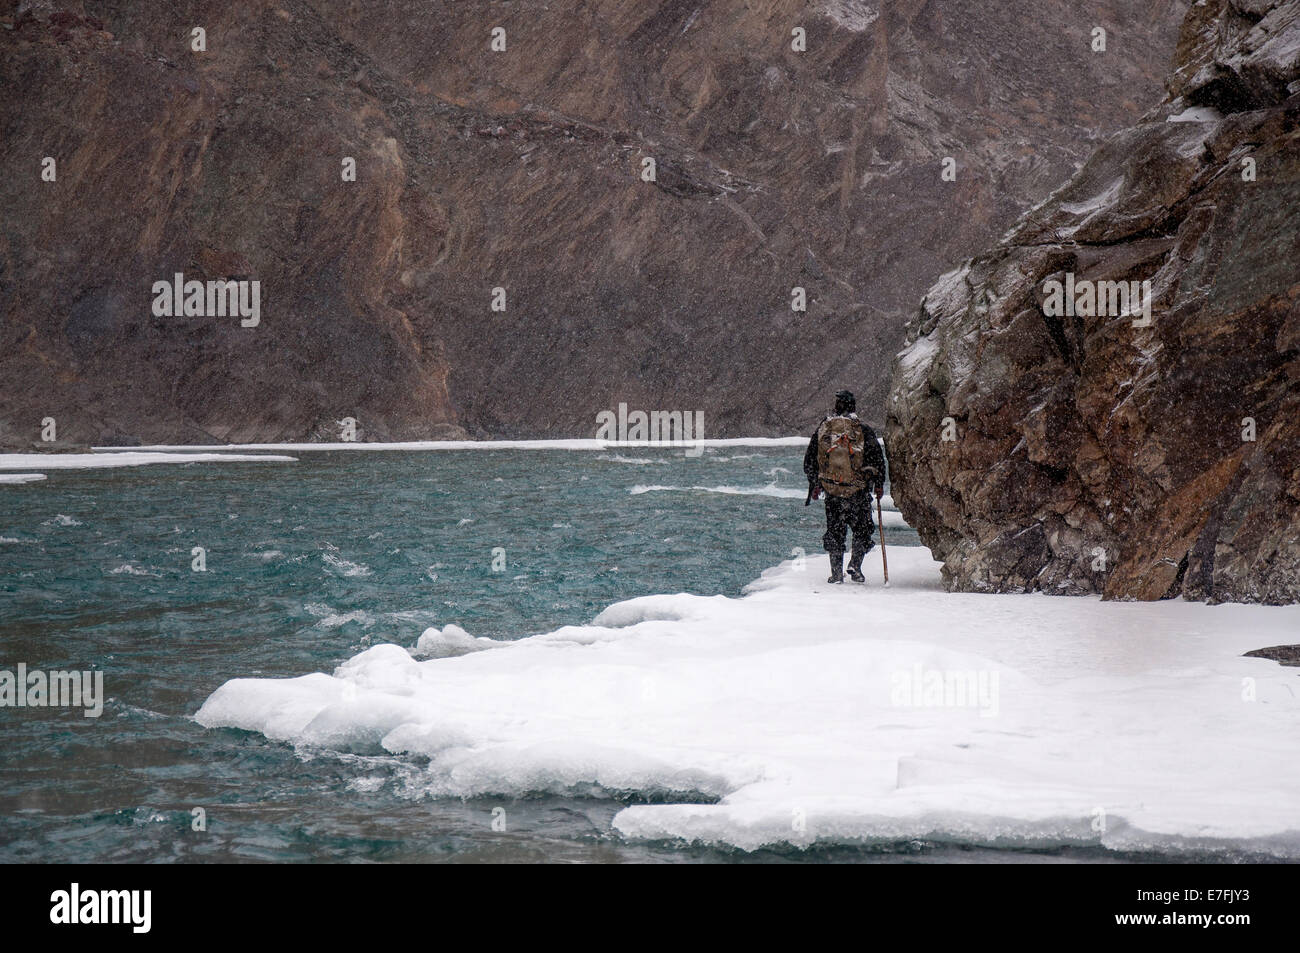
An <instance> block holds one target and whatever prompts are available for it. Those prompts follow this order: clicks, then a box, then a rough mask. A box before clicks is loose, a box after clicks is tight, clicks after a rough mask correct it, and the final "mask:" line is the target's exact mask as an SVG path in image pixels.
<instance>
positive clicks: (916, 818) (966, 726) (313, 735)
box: [195, 548, 1300, 858]
mask: <svg viewBox="0 0 1300 953" xmlns="http://www.w3.org/2000/svg"><path fill="white" fill-rule="evenodd" d="M890 557H891V558H890V569H891V576H892V578H893V586H892V587H891V588H889V589H883V588H880V587H879V586H878V585H867V586H860V585H859V586H847V585H846V586H830V585H828V584H826V583H825V582H823V580H824V578H825V576H824V572H823V571H822V570H821V569H820V568H816V571H814V567H815V566H816V564H815V562H814V561H813V560H812V559H811V558H810V559H809V560H808V561H807V565H806V567H805V568H804V569H803V571H799V568H798V566H799V564H798V563H794V562H787V563H784V564H782V565H781V566H779V567H777V568H774V569H770V570H768V571H766V572H764V573H763V576H762V577H761V578H760V579H759V580H756V581H755V582H754V583H752V584H751V585H750V586H748V587H747V594H746V595H745V596H744V597H743V598H739V599H730V598H726V597H722V596H715V597H700V596H691V595H686V594H677V595H659V596H649V597H644V598H641V599H632V600H628V601H626V602H621V603H618V604H616V605H613V606H610V607H609V608H607V609H606V610H605V611H604V612H602V613H600V615H599V616H597V617H596V619H595V620H594V621H593V624H591V625H588V626H566V627H564V628H563V629H560V630H557V631H555V632H552V633H547V634H545V635H537V636H532V637H528V638H521V639H518V640H516V641H512V642H507V643H504V644H499V645H497V646H496V647H494V649H493V650H492V651H470V652H468V653H465V654H461V655H459V656H458V657H445V656H444V657H440V658H434V659H432V660H428V661H419V660H417V659H416V658H413V657H412V654H413V653H412V652H408V651H407V650H406V649H403V648H400V647H399V646H396V645H378V646H375V647H373V648H371V649H368V650H367V651H365V652H362V653H361V654H359V655H357V656H356V657H355V658H353V659H351V660H349V661H348V662H346V663H345V664H343V665H341V666H340V667H339V668H338V669H337V670H335V672H334V674H333V675H326V674H322V673H317V674H312V675H305V676H302V677H300V678H291V679H235V680H233V681H229V682H227V683H226V684H224V685H222V686H221V687H220V688H219V689H217V691H215V692H214V693H213V694H212V695H211V696H210V697H209V698H208V699H207V701H206V702H204V704H203V706H202V707H201V708H200V709H199V711H198V713H197V714H196V716H195V717H196V719H197V721H198V722H199V723H200V724H203V725H206V726H209V727H219V726H220V727H233V728H243V729H246V730H250V731H258V732H261V733H262V734H264V735H266V736H267V737H268V738H273V739H279V740H283V741H286V742H292V743H294V744H297V745H306V746H325V747H329V748H332V749H335V750H340V751H353V752H359V753H369V754H382V753H384V752H388V753H390V754H399V755H416V756H419V757H420V758H427V759H428V766H427V768H423V769H422V771H421V773H420V774H419V775H418V777H419V787H420V788H421V789H422V790H423V791H425V792H427V793H429V794H432V795H438V796H450V797H468V796H475V795H481V794H499V795H506V796H511V795H522V794H526V793H529V792H573V791H579V792H583V793H586V794H592V795H595V796H601V795H602V794H609V793H611V792H642V793H651V792H656V793H660V794H663V793H665V792H666V793H667V794H668V795H669V796H670V797H671V798H672V799H673V800H675V801H677V802H682V801H693V802H698V801H700V800H701V799H705V800H710V801H712V802H713V803H658V804H636V805H633V806H629V807H626V808H624V809H623V810H622V811H620V812H619V813H618V814H617V815H616V817H615V819H614V828H615V829H616V830H617V831H619V832H620V833H621V834H622V835H623V836H625V837H629V838H653V839H669V840H679V841H707V842H714V843H723V844H731V845H735V846H737V847H740V848H743V849H746V850H750V849H754V848H756V847H760V846H763V845H767V844H778V843H792V844H800V845H806V844H811V843H815V842H822V843H826V842H855V841H856V842H872V841H881V840H884V841H896V840H898V839H900V838H911V837H921V838H926V839H929V840H939V841H943V840H948V841H954V842H962V843H980V844H990V845H1001V846H1011V845H1015V846H1044V845H1057V844H1101V845H1104V846H1107V847H1110V848H1114V849H1144V848H1151V847H1155V848H1159V849H1168V850H1179V849H1183V848H1187V847H1196V848H1198V849H1200V848H1204V847H1206V846H1207V845H1208V846H1210V847H1225V846H1233V845H1236V846H1243V845H1244V846H1246V847H1248V848H1249V849H1252V850H1261V851H1269V852H1272V853H1274V854H1276V855H1277V856H1280V857H1288V858H1297V857H1300V824H1298V823H1297V821H1296V818H1297V816H1300V758H1296V757H1295V754H1296V744H1297V743H1296V740H1295V739H1296V738H1297V736H1300V699H1298V698H1297V695H1298V694H1300V693H1297V691H1296V689H1295V682H1296V678H1295V673H1294V671H1293V670H1290V669H1286V668H1283V667H1280V666H1278V665H1276V664H1275V663H1273V662H1270V661H1267V660H1263V659H1255V658H1242V657H1241V653H1242V652H1244V651H1246V650H1248V649H1252V648H1258V647H1259V646H1261V645H1270V644H1279V643H1282V642H1288V641H1294V632H1295V631H1296V629H1297V627H1300V606H1292V607H1268V606H1245V605H1224V606H1206V605H1200V604H1195V603H1186V602H1183V601H1181V600H1171V601H1167V602H1157V603H1113V602H1101V601H1100V600H1098V599H1093V598H1082V597H1080V598H1053V597H1048V596H1041V595H1037V596H1023V595H976V594H950V593H946V592H944V591H943V589H942V585H941V581H940V578H939V572H938V566H937V564H935V563H933V562H932V561H931V560H930V558H929V554H928V553H927V552H926V551H925V550H923V549H920V548H903V549H899V550H891V551H890ZM870 559H871V560H872V561H873V562H874V565H872V566H870V567H869V569H870V571H869V572H868V578H869V579H872V578H879V576H878V573H879V563H878V561H877V557H876V556H875V555H874V554H873V555H872V557H870ZM426 637H427V639H426ZM471 639H472V637H470V636H469V635H468V633H465V632H464V631H463V630H459V629H457V628H456V627H451V626H448V627H445V628H443V629H442V630H441V631H439V630H436V629H434V630H431V632H430V631H426V634H425V636H422V637H421V643H424V645H425V648H427V649H429V650H432V651H433V652H440V651H443V650H444V649H445V648H448V647H451V648H454V647H456V646H461V645H465V646H468V645H470V644H473V645H475V646H478V645H479V644H481V643H480V641H479V640H472V643H471V642H470V641H469V640H471ZM487 641H489V642H490V641H492V640H487ZM418 653H419V646H417V648H416V652H415V654H418ZM952 673H957V674H958V675H974V676H980V675H982V676H983V677H985V681H986V683H987V685H988V686H990V687H991V686H994V685H996V699H995V701H996V704H995V705H992V706H990V705H989V704H979V705H977V704H965V703H963V704H956V703H953V704H950V703H949V701H950V699H949V698H948V697H947V696H945V695H944V694H943V692H942V691H941V692H940V693H939V695H937V696H935V697H930V695H929V694H928V692H929V686H930V681H931V680H932V679H933V678H935V677H938V676H944V675H951V674H952ZM994 676H996V681H994ZM939 681H940V682H942V678H940V679H939ZM958 683H959V682H958ZM1247 686H1248V687H1249V689H1250V690H1249V692H1247V691H1245V689H1246V688H1247ZM904 688H906V689H907V690H906V691H903V689H904ZM989 700H990V699H985V701H989ZM990 712H992V714H991V713H990ZM421 764H423V762H421ZM1099 811H1100V812H1102V813H1101V814H1099V813H1098V812H1099ZM1102 816H1104V823H1103V824H1097V823H1095V822H1096V821H1097V819H1098V818H1099V817H1102Z"/></svg>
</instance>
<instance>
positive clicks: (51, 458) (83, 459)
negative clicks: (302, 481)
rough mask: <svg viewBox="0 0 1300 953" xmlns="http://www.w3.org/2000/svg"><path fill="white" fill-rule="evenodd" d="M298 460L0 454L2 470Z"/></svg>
mask: <svg viewBox="0 0 1300 953" xmlns="http://www.w3.org/2000/svg"><path fill="white" fill-rule="evenodd" d="M254 461H256V462H259V463H297V462H298V461H297V460H296V459H295V458H294V457H278V456H271V455H268V454H257V455H253V454H237V453H233V454H232V453H152V452H141V451H131V452H126V451H122V452H113V453H98V452H96V453H0V470H21V469H23V468H24V467H30V466H31V465H32V464H33V463H35V464H37V465H39V466H40V468H41V469H42V470H81V469H99V468H101V467H139V466H145V465H147V464H151V463H218V462H219V463H232V462H233V463H250V462H254Z"/></svg>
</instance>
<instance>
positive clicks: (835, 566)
mask: <svg viewBox="0 0 1300 953" xmlns="http://www.w3.org/2000/svg"><path fill="white" fill-rule="evenodd" d="M826 581H827V582H843V581H844V554H843V553H831V577H830V578H829V579H827V580H826Z"/></svg>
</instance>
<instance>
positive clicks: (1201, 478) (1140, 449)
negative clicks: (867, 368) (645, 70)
mask: <svg viewBox="0 0 1300 953" xmlns="http://www.w3.org/2000/svg"><path fill="white" fill-rule="evenodd" d="M1298 265H1300V2H1297V0H1284V2H1283V0H1202V2H1200V3H1198V4H1197V5H1195V6H1194V7H1193V8H1192V9H1191V11H1190V13H1189V14H1188V17H1187V20H1186V22H1185V24H1184V26H1183V30H1182V35H1181V39H1180V40H1179V43H1178V49H1177V54H1176V57H1175V63H1174V67H1173V71H1172V74H1171V76H1170V77H1169V80H1168V95H1167V97H1166V99H1165V101H1164V102H1163V104H1161V105H1160V106H1159V107H1158V108H1157V109H1155V110H1154V111H1153V112H1151V113H1150V114H1148V115H1146V116H1145V117H1143V119H1142V121H1141V122H1139V123H1137V124H1135V125H1133V126H1132V127H1130V128H1128V129H1125V130H1123V131H1121V132H1119V133H1118V134H1117V135H1115V136H1114V137H1113V138H1111V139H1110V140H1108V141H1107V142H1106V143H1105V144H1104V145H1103V146H1102V147H1101V148H1100V149H1098V150H1097V151H1096V152H1095V153H1094V154H1093V155H1092V157H1091V158H1090V159H1089V160H1088V162H1087V163H1086V165H1085V166H1084V167H1083V168H1082V169H1081V170H1080V171H1079V172H1078V174H1076V175H1075V176H1074V177H1073V178H1071V179H1070V180H1069V181H1068V182H1067V183H1066V184H1065V185H1064V186H1063V187H1062V188H1060V189H1059V190H1057V191H1056V192H1055V193H1054V194H1053V195H1052V196H1051V197H1050V198H1049V199H1047V201H1045V202H1044V203H1043V204H1041V205H1039V206H1038V207H1037V208H1035V209H1033V210H1032V211H1030V212H1029V213H1028V214H1026V215H1025V216H1024V217H1023V218H1022V219H1021V220H1020V221H1019V222H1018V223H1017V224H1016V226H1015V227H1014V228H1013V229H1012V230H1011V231H1010V232H1009V233H1008V234H1007V235H1006V237H1005V238H1003V239H1002V240H1001V241H1000V242H999V243H998V244H997V245H996V246H994V247H993V248H992V249H991V250H989V251H988V252H986V253H984V254H981V255H979V256H978V257H976V258H974V259H972V260H970V261H967V262H965V263H964V264H962V265H961V266H960V267H958V268H957V269H956V270H954V271H952V272H950V273H948V274H946V275H944V276H943V277H942V278H941V279H940V280H939V281H938V283H937V284H935V285H934V286H933V287H932V288H931V289H930V291H929V293H928V294H927V295H926V296H925V298H924V301H923V303H922V306H921V308H920V311H919V313H918V314H917V315H916V317H915V318H914V320H913V321H912V323H911V324H910V326H909V329H908V333H907V343H906V346H905V348H904V349H903V350H902V352H901V353H900V354H899V355H898V357H897V358H896V361H895V364H894V368H893V382H892V387H893V390H892V392H891V395H890V398H889V402H888V406H887V436H886V441H887V446H888V447H889V449H890V453H891V466H892V476H893V480H894V498H895V500H896V501H897V502H898V504H899V507H900V509H901V510H902V512H903V514H904V515H905V516H906V517H907V519H908V520H909V522H911V523H912V524H913V525H915V526H917V527H918V528H919V531H920V533H921V536H922V538H923V540H924V541H925V542H926V543H927V545H929V547H930V548H931V550H932V551H933V553H934V554H935V557H936V558H938V559H940V560H942V561H943V563H944V576H945V579H946V581H947V583H948V585H949V586H950V587H951V588H954V589H961V590H975V591H1003V592H1005V591H1021V590H1041V591H1043V592H1047V593H1084V592H1101V593H1103V594H1104V595H1105V596H1106V597H1108V598H1121V599H1159V598H1162V597H1165V596H1173V595H1177V594H1182V595H1184V596H1187V597H1188V598H1192V599H1205V600H1210V601H1226V600H1234V601H1257V602H1267V603H1280V602H1291V601H1295V600H1297V599H1300V267H1298ZM1103 282H1137V283H1138V284H1137V290H1138V291H1139V292H1143V293H1142V294H1141V296H1140V297H1139V298H1137V299H1131V300H1130V302H1129V307H1128V310H1129V312H1130V313H1128V314H1125V313H1123V301H1122V299H1121V298H1120V297H1119V290H1118V286H1117V285H1106V284H1102V283H1103ZM1144 282H1145V283H1149V284H1146V285H1143V283H1144ZM1071 286H1072V287H1073V290H1074V296H1073V302H1072V303H1073V305H1074V306H1073V307H1070V305H1069V303H1067V299H1068V298H1069V297H1070V296H1069V289H1070V288H1071ZM1089 289H1091V292H1090V291H1089ZM1058 292H1059V293H1058ZM1089 293H1091V294H1092V295H1093V297H1094V299H1095V300H1094V301H1093V302H1092V303H1091V304H1090V303H1089V301H1088V300H1087V298H1088V294H1089ZM1148 302H1149V304H1150V308H1149V312H1148V311H1147V310H1146V309H1145V305H1146V304H1147V303H1148ZM1103 304H1104V306H1103ZM1063 305H1064V307H1063ZM1116 305H1118V306H1116Z"/></svg>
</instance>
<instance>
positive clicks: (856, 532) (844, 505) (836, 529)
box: [822, 490, 876, 565]
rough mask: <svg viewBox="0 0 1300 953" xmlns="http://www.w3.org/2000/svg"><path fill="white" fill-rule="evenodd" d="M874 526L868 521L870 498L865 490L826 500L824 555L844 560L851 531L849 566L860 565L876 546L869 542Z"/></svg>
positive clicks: (828, 497) (869, 518)
mask: <svg viewBox="0 0 1300 953" xmlns="http://www.w3.org/2000/svg"><path fill="white" fill-rule="evenodd" d="M875 526H876V524H875V523H874V522H873V521H872V519H871V494H870V493H869V492H867V491H866V490H863V491H862V492H861V493H855V494H853V495H852V496H827V497H826V535H824V536H823V537H822V546H824V547H825V549H826V552H828V553H831V554H832V555H839V556H843V555H844V544H845V541H846V539H847V537H848V532H849V530H853V558H852V560H851V562H852V563H853V564H854V565H859V564H861V562H862V557H863V556H865V555H866V554H867V553H869V552H871V547H873V546H875V545H876V544H875V542H874V541H873V540H872V538H871V534H872V532H873V531H874V530H875Z"/></svg>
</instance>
